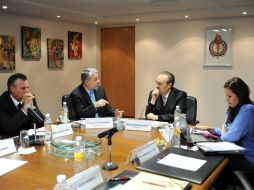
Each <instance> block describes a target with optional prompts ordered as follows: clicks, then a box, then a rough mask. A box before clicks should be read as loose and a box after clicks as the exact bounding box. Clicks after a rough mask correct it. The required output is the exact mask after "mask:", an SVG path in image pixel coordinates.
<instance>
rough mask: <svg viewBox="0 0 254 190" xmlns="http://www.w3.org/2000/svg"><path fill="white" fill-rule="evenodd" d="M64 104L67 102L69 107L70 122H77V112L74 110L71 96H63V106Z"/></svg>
mask: <svg viewBox="0 0 254 190" xmlns="http://www.w3.org/2000/svg"><path fill="white" fill-rule="evenodd" d="M63 102H66V104H67V106H68V116H69V119H70V120H76V119H77V117H76V113H75V110H74V109H73V106H72V103H71V96H70V94H65V95H63V96H62V105H63Z"/></svg>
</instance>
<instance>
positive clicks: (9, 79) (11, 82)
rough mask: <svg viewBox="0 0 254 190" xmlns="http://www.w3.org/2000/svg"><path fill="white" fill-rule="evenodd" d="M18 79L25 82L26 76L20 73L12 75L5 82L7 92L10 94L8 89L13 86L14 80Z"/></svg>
mask: <svg viewBox="0 0 254 190" xmlns="http://www.w3.org/2000/svg"><path fill="white" fill-rule="evenodd" d="M18 79H21V80H24V81H26V80H27V76H26V75H24V74H22V73H16V74H13V75H11V76H10V77H9V78H8V80H7V88H8V91H9V92H10V89H11V87H12V86H15V82H16V80H18Z"/></svg>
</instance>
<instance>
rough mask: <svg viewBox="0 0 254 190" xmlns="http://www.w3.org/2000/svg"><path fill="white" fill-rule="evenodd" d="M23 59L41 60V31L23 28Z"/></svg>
mask: <svg viewBox="0 0 254 190" xmlns="http://www.w3.org/2000/svg"><path fill="white" fill-rule="evenodd" d="M21 33H22V57H23V58H25V59H40V58H41V29H40V28H31V27H27V26H21Z"/></svg>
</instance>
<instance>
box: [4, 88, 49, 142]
mask: <svg viewBox="0 0 254 190" xmlns="http://www.w3.org/2000/svg"><path fill="white" fill-rule="evenodd" d="M34 100H35V99H34ZM34 106H35V107H36V108H37V109H35V110H34V111H35V112H36V113H37V114H38V115H39V116H41V118H43V119H44V115H43V114H42V113H41V111H40V110H39V109H38V106H37V105H36V101H34ZM36 124H37V127H42V126H43V123H38V122H37V123H36ZM31 128H33V126H32V117H31V116H30V115H26V114H25V113H24V112H23V111H22V110H17V108H16V106H15V104H14V103H13V101H12V99H11V97H10V93H9V92H8V91H6V92H4V93H3V94H2V95H1V96H0V136H2V137H4V138H8V137H12V136H16V135H19V132H20V131H21V130H27V129H31Z"/></svg>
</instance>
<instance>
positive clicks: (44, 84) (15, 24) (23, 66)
mask: <svg viewBox="0 0 254 190" xmlns="http://www.w3.org/2000/svg"><path fill="white" fill-rule="evenodd" d="M0 25H1V28H0V34H1V35H12V36H15V38H16V53H15V56H16V69H15V71H14V72H1V73H0V81H1V82H0V93H2V92H3V91H5V90H6V89H7V87H6V81H7V79H8V77H9V76H10V75H12V74H13V73H17V72H21V73H24V74H26V75H27V76H28V80H29V83H30V91H31V92H32V93H34V94H35V95H36V97H37V102H38V105H39V107H40V108H41V110H42V111H43V112H44V113H51V114H52V118H53V119H54V120H55V119H57V117H58V115H59V114H60V108H61V97H62V95H63V94H66V93H70V92H71V90H72V89H74V88H75V87H76V86H77V85H78V84H80V72H81V71H82V70H84V69H85V68H87V67H97V66H98V65H100V64H98V61H100V60H99V56H98V55H97V54H98V49H97V39H98V38H97V34H96V28H95V27H91V26H81V25H75V24H70V23H62V22H56V21H49V20H42V19H36V18H30V17H23V16H17V15H0ZM21 26H30V27H38V28H41V38H42V40H41V42H42V44H41V48H42V51H41V52H42V54H41V59H40V60H35V61H26V60H23V59H22V57H21ZM68 31H74V32H82V33H83V36H82V37H83V44H82V45H83V46H82V51H83V52H82V55H83V56H82V59H81V60H69V59H68V54H67V32H68ZM47 38H55V39H62V40H64V68H63V69H57V70H56V69H53V70H52V69H51V70H50V69H48V66H47Z"/></svg>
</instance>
